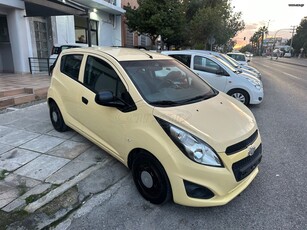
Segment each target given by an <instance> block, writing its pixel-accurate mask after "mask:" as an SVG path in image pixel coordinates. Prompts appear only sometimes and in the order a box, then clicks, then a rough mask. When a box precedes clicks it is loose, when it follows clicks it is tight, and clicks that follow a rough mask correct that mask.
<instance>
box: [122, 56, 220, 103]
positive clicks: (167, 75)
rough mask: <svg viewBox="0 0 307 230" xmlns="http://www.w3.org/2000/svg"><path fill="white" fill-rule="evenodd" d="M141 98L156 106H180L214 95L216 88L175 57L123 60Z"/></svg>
mask: <svg viewBox="0 0 307 230" xmlns="http://www.w3.org/2000/svg"><path fill="white" fill-rule="evenodd" d="M120 63H121V65H122V66H123V68H124V69H125V70H126V72H127V74H128V75H129V77H130V78H131V80H132V81H133V83H134V85H135V86H136V88H137V89H138V91H139V92H140V94H141V95H142V97H143V98H144V99H145V100H146V101H147V102H148V103H149V104H151V105H154V106H164V107H168V106H177V105H183V104H189V103H194V102H198V101H201V100H205V99H208V98H211V97H213V96H215V95H216V94H217V91H216V90H214V89H213V88H211V87H210V86H209V85H208V84H207V83H206V82H204V81H203V80H202V79H201V78H199V77H198V76H197V75H196V74H195V73H193V72H192V71H191V70H190V69H188V68H186V67H185V66H183V65H182V64H180V63H179V62H178V61H175V60H142V61H122V62H120Z"/></svg>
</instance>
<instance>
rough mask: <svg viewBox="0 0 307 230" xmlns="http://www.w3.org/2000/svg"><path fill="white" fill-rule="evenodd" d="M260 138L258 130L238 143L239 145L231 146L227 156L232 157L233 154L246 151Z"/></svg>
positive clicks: (228, 148) (227, 150)
mask: <svg viewBox="0 0 307 230" xmlns="http://www.w3.org/2000/svg"><path fill="white" fill-rule="evenodd" d="M257 137H258V130H256V131H255V132H254V133H253V134H252V135H251V136H250V137H249V138H247V139H245V140H243V141H241V142H239V143H237V144H234V145H231V146H228V147H227V149H226V151H225V153H226V154H227V155H232V154H235V153H237V152H240V151H242V150H244V149H246V148H247V147H248V146H250V145H251V144H252V143H254V141H255V140H256V139H257Z"/></svg>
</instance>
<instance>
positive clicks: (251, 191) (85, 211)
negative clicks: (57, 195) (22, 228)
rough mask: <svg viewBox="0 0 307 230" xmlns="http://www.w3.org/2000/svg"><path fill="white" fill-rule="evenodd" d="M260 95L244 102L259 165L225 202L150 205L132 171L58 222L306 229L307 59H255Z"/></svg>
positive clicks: (67, 224)
mask: <svg viewBox="0 0 307 230" xmlns="http://www.w3.org/2000/svg"><path fill="white" fill-rule="evenodd" d="M251 65H253V66H254V67H256V68H258V69H259V70H260V72H262V74H263V84H264V91H265V98H264V101H263V103H262V104H261V105H258V106H251V107H250V109H251V110H252V111H253V112H254V114H255V117H256V119H257V122H258V126H259V130H260V133H261V136H262V141H263V160H262V163H261V164H260V173H259V174H258V176H257V177H256V179H255V180H254V181H253V182H252V184H251V185H250V186H249V187H248V188H247V189H246V190H245V191H244V192H243V193H242V194H241V195H240V196H239V197H237V198H235V199H234V200H233V201H232V202H230V203H229V204H227V205H225V206H221V207H213V208H191V207H184V206H180V205H176V204H174V203H172V202H170V203H167V204H165V205H163V206H155V205H152V204H150V203H148V202H146V201H145V200H144V199H143V198H142V197H141V196H140V195H139V194H138V192H137V190H136V188H135V186H134V184H133V181H132V177H131V174H128V176H125V177H123V178H122V179H121V180H120V181H119V182H117V183H116V184H115V185H113V186H111V187H110V188H109V189H108V190H106V191H105V192H103V193H99V194H96V195H94V196H92V197H91V199H89V200H88V201H87V202H86V203H84V204H83V205H82V206H81V207H80V208H79V209H78V210H76V211H75V212H73V213H72V214H71V215H70V216H69V217H68V219H66V220H63V221H62V223H60V224H59V225H58V226H57V229H93V230H94V229H176V230H179V229H270V230H271V229H302V230H303V229H307V167H306V163H307V142H306V140H307V97H306V93H307V74H306V72H307V67H299V66H294V65H288V64H284V63H277V62H274V61H270V60H268V59H265V58H263V59H260V58H259V59H257V58H254V60H253V61H252V62H251Z"/></svg>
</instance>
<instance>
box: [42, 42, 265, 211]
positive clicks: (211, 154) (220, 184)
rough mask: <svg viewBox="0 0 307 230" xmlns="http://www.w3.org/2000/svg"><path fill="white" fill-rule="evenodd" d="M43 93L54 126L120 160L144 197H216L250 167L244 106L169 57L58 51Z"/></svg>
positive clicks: (232, 188)
mask: <svg viewBox="0 0 307 230" xmlns="http://www.w3.org/2000/svg"><path fill="white" fill-rule="evenodd" d="M47 101H48V105H49V111H50V119H51V122H52V124H53V127H54V128H55V129H56V130H57V131H59V132H63V131H65V130H67V129H68V127H70V128H72V129H74V130H75V131H77V132H79V133H80V134H81V135H83V136H85V137H86V138H88V139H89V140H90V141H92V142H93V143H95V144H97V145H98V146H100V147H101V148H102V149H104V150H105V151H106V152H108V153H110V154H111V155H112V156H114V157H115V158H116V159H118V160H119V161H120V162H122V163H123V164H124V165H125V166H127V167H128V168H130V169H131V171H132V176H133V180H134V183H135V185H136V187H137V189H138V191H139V192H140V194H142V196H143V197H144V198H145V199H146V200H149V201H150V202H152V203H154V204H161V203H164V202H167V201H168V200H170V199H173V200H174V202H176V203H178V204H182V205H188V206H216V205H224V204H226V203H228V202H229V201H231V200H232V199H234V198H235V197H236V196H237V195H239V194H240V193H241V192H242V191H243V190H244V189H245V188H246V187H247V186H248V185H249V184H250V183H251V182H252V180H253V179H254V178H255V177H256V175H257V174H258V171H259V170H258V164H259V163H260V161H261V157H262V145H261V138H260V134H259V131H258V127H257V124H256V121H255V118H254V116H253V114H252V112H251V111H250V110H249V109H248V108H247V107H246V106H244V105H243V104H242V103H240V102H238V101H237V100H235V99H234V98H232V97H229V96H227V95H226V94H224V93H223V92H219V91H217V90H215V89H214V88H212V87H211V86H210V85H208V84H207V83H206V82H205V81H203V80H202V79H201V78H200V77H199V76H198V75H196V74H195V73H194V72H192V71H191V70H190V69H189V68H188V67H186V66H184V65H183V64H182V63H180V62H179V61H177V60H175V59H173V58H171V57H168V56H165V55H161V54H159V53H154V52H149V51H145V50H138V49H128V48H115V47H92V48H80V49H79V48H76V49H67V50H64V51H62V52H61V54H60V55H59V58H58V60H57V62H56V63H55V67H54V70H53V73H52V78H51V84H50V88H49V90H48V96H47Z"/></svg>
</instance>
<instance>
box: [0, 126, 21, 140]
mask: <svg viewBox="0 0 307 230" xmlns="http://www.w3.org/2000/svg"><path fill="white" fill-rule="evenodd" d="M17 130H18V129H16V128H10V127H7V126H2V125H0V138H1V137H4V136H5V135H8V134H9V133H12V132H14V131H17Z"/></svg>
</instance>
